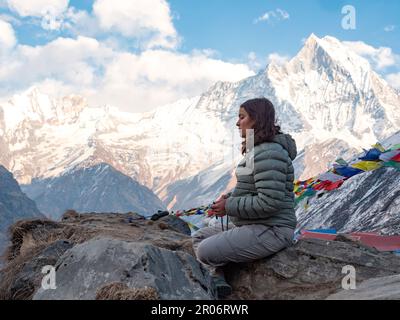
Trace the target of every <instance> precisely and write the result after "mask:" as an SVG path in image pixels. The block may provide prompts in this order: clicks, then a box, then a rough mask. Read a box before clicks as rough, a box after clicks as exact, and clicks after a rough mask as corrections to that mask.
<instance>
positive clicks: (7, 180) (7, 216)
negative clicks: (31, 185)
mask: <svg viewBox="0 0 400 320" xmlns="http://www.w3.org/2000/svg"><path fill="white" fill-rule="evenodd" d="M41 217H43V215H42V213H41V212H40V211H39V210H38V208H37V207H36V204H35V202H34V201H32V200H31V199H29V198H28V197H27V196H26V195H25V194H24V193H23V192H22V191H21V189H20V187H19V185H18V182H17V181H16V180H15V179H14V178H13V175H12V173H11V172H9V171H7V170H6V169H5V168H4V167H3V166H1V165H0V251H1V253H2V252H3V251H4V248H5V246H6V244H7V241H8V236H7V229H8V227H9V226H10V225H12V224H14V223H15V222H16V221H18V220H23V219H29V218H41ZM1 253H0V254H1Z"/></svg>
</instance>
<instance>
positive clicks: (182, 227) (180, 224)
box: [160, 215, 191, 236]
mask: <svg viewBox="0 0 400 320" xmlns="http://www.w3.org/2000/svg"><path fill="white" fill-rule="evenodd" d="M160 221H162V222H165V223H166V224H168V225H169V226H170V227H171V228H172V229H173V230H176V231H178V232H181V233H183V234H186V235H188V236H190V234H191V231H190V227H189V225H188V224H187V223H186V222H185V221H183V220H182V219H180V218H178V217H175V216H172V215H169V216H166V217H163V218H161V219H160Z"/></svg>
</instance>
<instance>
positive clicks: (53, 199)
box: [21, 163, 165, 220]
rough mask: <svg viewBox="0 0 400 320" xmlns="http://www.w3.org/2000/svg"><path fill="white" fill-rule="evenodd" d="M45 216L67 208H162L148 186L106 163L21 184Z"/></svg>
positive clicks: (146, 210) (54, 216) (141, 211)
mask: <svg viewBox="0 0 400 320" xmlns="http://www.w3.org/2000/svg"><path fill="white" fill-rule="evenodd" d="M21 188H22V190H23V191H24V192H25V193H26V194H27V195H28V196H29V197H30V198H31V199H33V200H34V201H35V202H36V204H37V205H38V208H39V209H40V211H41V212H42V213H43V214H45V215H46V216H47V217H49V218H52V219H55V220H58V219H59V218H60V217H61V215H62V214H63V213H64V212H65V211H66V210H67V209H74V210H78V211H86V212H87V211H89V212H121V213H123V212H129V211H134V212H138V213H139V214H141V215H144V216H149V215H152V214H154V213H155V212H157V210H165V206H164V204H163V203H162V202H161V200H160V199H159V198H158V197H157V196H156V195H155V194H154V193H153V192H152V191H151V190H150V189H148V188H147V187H145V186H143V185H141V184H139V183H138V182H136V181H135V180H133V179H132V178H130V177H128V176H126V175H124V174H122V173H121V172H118V171H117V170H115V169H114V168H113V167H111V166H110V165H108V164H106V163H101V164H98V165H95V166H93V167H89V168H85V167H83V168H76V169H75V170H73V171H70V172H68V173H66V174H63V175H61V176H59V177H55V178H48V179H43V180H34V181H33V182H32V183H31V184H29V185H22V186H21Z"/></svg>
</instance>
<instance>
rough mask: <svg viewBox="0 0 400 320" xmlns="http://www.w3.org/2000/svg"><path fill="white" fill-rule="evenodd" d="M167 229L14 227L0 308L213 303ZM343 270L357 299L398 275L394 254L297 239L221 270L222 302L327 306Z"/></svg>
mask: <svg viewBox="0 0 400 320" xmlns="http://www.w3.org/2000/svg"><path fill="white" fill-rule="evenodd" d="M170 221H173V223H178V222H177V221H178V220H176V217H164V218H162V219H160V221H150V220H145V219H143V218H141V217H138V216H137V215H135V214H133V213H131V214H111V213H107V214H105V213H100V214H93V213H91V214H80V213H78V214H75V213H73V214H71V213H69V214H67V215H66V216H65V219H63V220H62V221H61V222H53V221H48V220H47V221H46V220H34V221H22V222H19V223H17V224H16V225H15V226H14V227H13V228H12V231H13V234H12V238H11V240H12V245H11V246H10V248H9V255H8V261H7V265H6V267H5V269H4V270H2V271H1V272H0V279H1V282H0V298H3V299H31V298H34V299H150V300H152V299H161V300H168V299H177V300H181V299H204V300H208V299H214V298H215V296H214V292H213V289H212V287H211V281H210V274H209V272H208V270H207V268H204V267H203V266H202V265H201V264H200V263H199V262H198V261H197V260H196V259H195V256H194V252H193V247H192V242H191V238H190V237H189V236H187V235H185V234H184V233H182V232H178V231H176V230H174V229H173V228H172V226H171V225H170V224H169V222H170ZM64 241H68V242H64ZM44 265H53V266H55V268H56V286H57V288H56V289H55V290H52V289H49V290H44V289H42V288H41V286H40V284H41V282H40V280H41V279H42V278H43V276H44V275H43V274H41V270H42V267H43V266H44ZM348 265H351V266H354V268H355V270H356V281H357V283H356V284H357V287H358V288H359V289H360V290H361V289H363V288H364V287H363V286H364V281H367V280H369V279H374V278H376V277H390V276H394V275H399V274H400V257H398V256H396V255H395V254H392V253H383V252H379V251H377V250H376V249H374V248H369V247H366V246H364V245H362V244H360V243H357V242H355V241H352V240H351V239H348V238H344V237H338V238H337V240H335V241H325V240H318V239H305V240H301V241H299V242H298V243H296V244H295V245H294V246H292V247H290V248H286V249H284V250H282V251H281V252H279V253H277V254H275V255H273V256H271V257H267V258H265V259H261V260H259V261H255V262H251V263H245V264H229V265H227V266H225V267H224V270H225V274H226V278H227V281H228V282H229V283H230V284H231V286H232V288H233V293H232V295H231V296H229V297H227V298H228V299H250V300H253V299H263V300H264V299H326V298H327V297H333V298H335V297H337V296H332V295H334V294H335V293H338V292H340V291H341V290H342V280H343V278H344V277H345V276H346V275H347V274H346V273H342V271H343V267H345V266H348ZM388 279H390V278H388ZM393 279H394V278H393ZM396 281H397V280H396ZM366 284H368V282H366ZM372 285H373V288H375V289H371V292H372V293H374V295H373V296H372V295H371V298H374V299H375V298H377V299H380V298H381V297H386V296H387V297H390V298H396V297H397V295H396V294H397V293H396V292H397V291H396V290H397V289H396V287H393V283H391V282H390V281H389V280H388V281H381V285H380V287H379V282H374V283H372ZM370 286H371V284H370ZM371 288H372V287H371ZM338 294H339V293H338ZM340 294H341V295H339V298H340V297H342V296H343V295H345V294H349V293H340Z"/></svg>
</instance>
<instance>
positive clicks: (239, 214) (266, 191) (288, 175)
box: [225, 134, 297, 228]
mask: <svg viewBox="0 0 400 320" xmlns="http://www.w3.org/2000/svg"><path fill="white" fill-rule="evenodd" d="M296 156H297V148H296V142H295V141H294V139H293V138H292V137H291V136H290V135H289V134H278V135H276V136H275V137H274V139H273V142H264V143H262V144H259V145H257V146H255V147H254V169H249V168H247V167H246V158H243V159H242V161H241V162H240V163H239V164H238V167H237V169H236V178H237V184H236V187H235V189H234V190H233V192H232V193H231V194H230V196H229V197H228V198H227V201H226V204H225V210H226V213H227V215H228V216H229V217H230V218H231V221H232V222H233V223H234V224H235V225H236V226H240V225H244V224H255V223H257V224H264V225H268V226H284V227H290V228H295V227H296V223H297V220H296V214H295V210H294V193H293V181H294V169H293V165H292V160H294V159H295V158H296ZM250 168H251V167H250Z"/></svg>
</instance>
